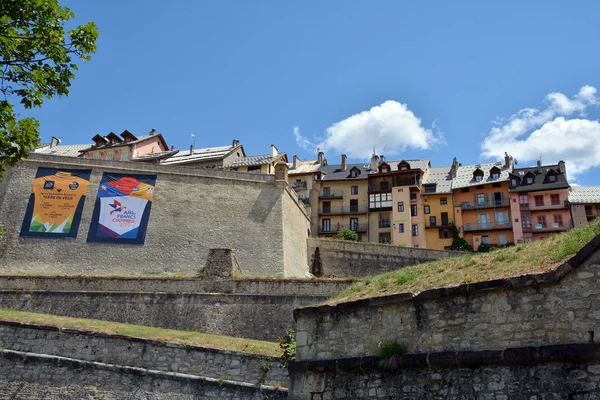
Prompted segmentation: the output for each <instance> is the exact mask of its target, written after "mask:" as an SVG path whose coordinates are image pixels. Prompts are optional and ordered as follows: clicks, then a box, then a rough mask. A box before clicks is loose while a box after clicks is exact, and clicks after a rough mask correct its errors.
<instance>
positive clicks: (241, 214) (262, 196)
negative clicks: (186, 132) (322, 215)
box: [0, 154, 310, 276]
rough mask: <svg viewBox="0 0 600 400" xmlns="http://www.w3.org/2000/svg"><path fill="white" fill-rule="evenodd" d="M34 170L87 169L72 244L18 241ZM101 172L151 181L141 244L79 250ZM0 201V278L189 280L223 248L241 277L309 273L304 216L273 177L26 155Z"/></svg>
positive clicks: (3, 186)
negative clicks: (175, 275) (179, 274)
mask: <svg viewBox="0 0 600 400" xmlns="http://www.w3.org/2000/svg"><path fill="white" fill-rule="evenodd" d="M40 166H43V167H53V168H83V169H89V168H91V169H92V175H91V178H90V185H89V187H88V190H87V193H86V200H85V205H84V208H83V213H82V218H81V224H80V226H79V232H78V235H77V239H76V240H64V239H41V238H21V237H19V233H20V229H21V224H22V222H23V217H24V214H25V210H26V207H27V202H28V199H29V196H30V194H31V187H32V184H33V180H34V177H35V173H36V171H37V168H38V167H40ZM103 172H127V173H137V174H156V175H157V181H156V192H155V195H154V200H153V204H152V210H151V212H150V219H149V223H148V229H147V233H146V241H145V244H144V245H143V246H139V245H123V244H106V243H87V242H86V238H87V234H88V230H89V226H90V222H91V216H92V211H93V208H94V202H95V198H96V193H97V191H98V184H99V182H100V179H101V176H102V173H103ZM0 193H1V195H0V201H1V203H0V224H2V225H3V226H4V233H3V238H2V240H0V272H4V273H11V272H38V273H65V274H68V273H126V274H132V273H163V272H175V271H184V272H189V273H194V272H196V271H197V270H198V268H201V267H203V266H204V263H205V261H206V258H207V255H208V251H209V249H211V248H222V247H225V248H230V249H232V250H233V251H234V253H235V255H236V257H237V259H238V261H239V263H240V266H241V268H242V272H243V273H244V274H248V275H257V276H283V275H284V273H285V274H287V275H288V276H304V274H305V272H306V271H308V266H307V265H306V263H305V260H306V257H305V256H303V257H298V252H301V251H302V247H303V246H304V242H305V241H306V238H307V236H308V234H307V232H308V229H309V228H310V224H309V219H308V216H307V215H306V210H305V209H304V207H303V206H302V205H301V204H299V203H298V202H297V200H296V199H293V198H290V196H292V195H291V192H289V190H287V189H286V188H285V187H280V186H277V185H276V184H275V183H274V179H273V177H272V176H263V175H256V174H244V173H237V172H227V171H210V170H204V169H201V170H198V169H192V168H183V167H165V166H158V165H150V164H139V163H123V162H117V161H103V160H89V159H79V158H66V157H56V156H48V155H41V154H32V155H31V156H30V158H29V159H27V160H25V161H23V162H22V163H20V164H19V165H18V166H16V167H14V168H10V169H9V170H8V171H7V173H6V175H5V176H4V179H3V181H2V182H1V183H0ZM284 232H285V233H284ZM292 245H293V246H292ZM286 263H291V264H290V265H287V264H286Z"/></svg>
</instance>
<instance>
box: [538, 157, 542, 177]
mask: <svg viewBox="0 0 600 400" xmlns="http://www.w3.org/2000/svg"><path fill="white" fill-rule="evenodd" d="M537 173H538V174H541V173H542V160H537Z"/></svg>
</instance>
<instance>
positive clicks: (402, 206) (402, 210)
mask: <svg viewBox="0 0 600 400" xmlns="http://www.w3.org/2000/svg"><path fill="white" fill-rule="evenodd" d="M398 212H404V202H403V201H399V202H398Z"/></svg>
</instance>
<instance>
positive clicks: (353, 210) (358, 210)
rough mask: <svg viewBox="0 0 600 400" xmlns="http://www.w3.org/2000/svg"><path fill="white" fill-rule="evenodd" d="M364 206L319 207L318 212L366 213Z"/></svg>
mask: <svg viewBox="0 0 600 400" xmlns="http://www.w3.org/2000/svg"><path fill="white" fill-rule="evenodd" d="M366 213H367V207H366V206H350V207H348V206H343V207H321V208H319V214H321V215H344V214H366Z"/></svg>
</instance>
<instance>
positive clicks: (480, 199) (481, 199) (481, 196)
mask: <svg viewBox="0 0 600 400" xmlns="http://www.w3.org/2000/svg"><path fill="white" fill-rule="evenodd" d="M475 201H476V202H477V204H485V193H477V196H475Z"/></svg>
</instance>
